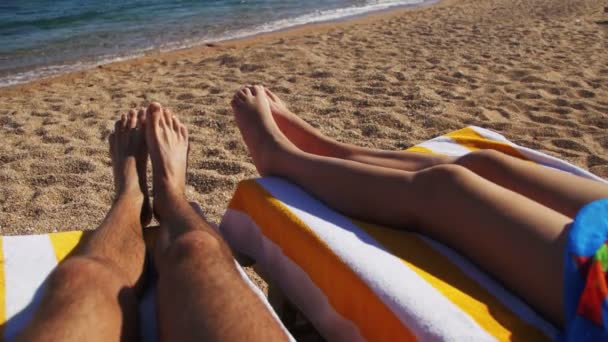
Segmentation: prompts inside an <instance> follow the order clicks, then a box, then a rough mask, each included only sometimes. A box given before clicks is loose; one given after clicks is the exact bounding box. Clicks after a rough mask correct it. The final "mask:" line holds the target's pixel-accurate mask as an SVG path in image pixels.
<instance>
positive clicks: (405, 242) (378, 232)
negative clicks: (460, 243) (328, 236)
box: [354, 221, 549, 341]
mask: <svg viewBox="0 0 608 342" xmlns="http://www.w3.org/2000/svg"><path fill="white" fill-rule="evenodd" d="M354 222H355V224H357V225H358V226H359V227H361V228H363V230H365V231H366V232H367V233H368V234H369V235H371V236H372V237H373V238H374V239H375V240H376V241H378V242H380V243H381V244H382V245H383V246H384V247H386V248H387V249H388V250H389V252H391V254H393V255H395V256H396V257H398V258H400V259H401V260H402V261H403V262H404V263H405V264H406V265H407V266H408V267H409V268H411V269H412V270H413V271H414V272H416V274H418V275H419V276H420V277H421V278H422V279H424V280H425V281H426V282H428V283H429V284H430V285H431V286H433V287H434V288H435V289H436V290H438V291H439V292H440V293H441V294H442V295H444V296H445V297H446V298H447V299H448V300H450V301H451V302H452V303H454V304H455V305H456V306H458V307H459V308H460V309H461V310H462V311H463V312H464V313H466V314H467V315H468V316H469V317H471V318H472V319H473V320H474V321H475V322H477V324H479V326H481V327H482V328H483V329H484V330H485V331H487V332H488V333H489V334H490V335H492V336H494V337H496V338H497V339H498V340H500V341H511V340H515V341H524V340H525V341H547V340H549V337H548V336H545V335H544V334H543V333H542V332H541V331H540V330H539V329H538V328H536V327H535V326H533V325H531V324H529V323H527V322H525V321H524V320H522V319H521V318H520V317H519V316H517V315H516V314H514V313H513V312H512V311H511V310H509V309H508V308H507V307H506V306H505V305H504V304H502V303H501V302H500V301H499V300H498V299H497V298H496V297H494V295H492V294H491V293H490V292H488V291H487V290H486V289H485V288H483V287H482V286H481V285H480V284H478V283H477V282H476V281H474V280H473V279H471V278H470V277H469V276H468V275H466V274H465V273H464V272H463V271H462V270H461V269H460V268H458V267H457V266H456V265H454V264H453V263H452V262H451V261H450V260H449V259H448V258H446V257H445V256H443V255H442V254H440V253H439V252H437V251H436V250H434V249H433V248H432V247H431V246H429V245H428V244H427V243H426V242H424V241H423V240H422V239H420V237H418V236H416V235H415V234H413V233H408V232H403V231H398V230H395V229H390V228H385V227H381V226H377V225H373V224H369V223H364V222H360V221H354Z"/></svg>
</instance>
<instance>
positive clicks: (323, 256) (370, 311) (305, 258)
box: [229, 181, 416, 341]
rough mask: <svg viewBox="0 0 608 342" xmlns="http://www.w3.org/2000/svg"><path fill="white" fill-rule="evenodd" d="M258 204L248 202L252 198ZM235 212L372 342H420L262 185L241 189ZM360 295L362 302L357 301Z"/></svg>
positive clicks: (244, 185) (247, 183) (235, 199)
mask: <svg viewBox="0 0 608 342" xmlns="http://www.w3.org/2000/svg"><path fill="white" fill-rule="evenodd" d="M248 197H249V198H256V199H258V200H256V201H247V200H246V199H247V198H248ZM229 207H230V208H232V209H235V210H239V211H243V212H246V213H247V214H248V215H249V216H250V217H251V219H252V220H253V221H254V222H255V223H256V224H257V226H258V227H259V228H260V229H261V230H262V233H263V234H264V236H266V237H267V238H268V239H270V240H272V241H273V242H274V243H276V244H277V245H279V246H281V249H282V251H283V253H284V254H285V255H286V256H287V257H289V258H290V259H291V260H292V261H293V262H294V263H296V264H297V265H299V266H300V267H301V269H302V270H303V271H304V272H306V274H307V275H308V276H309V277H310V279H311V280H312V281H313V282H314V283H315V285H316V286H317V287H318V288H319V289H320V290H321V291H322V292H323V293H324V294H325V295H326V296H327V299H328V300H329V302H330V304H331V306H332V307H333V308H334V310H335V311H336V312H337V313H338V314H340V315H341V316H342V317H344V318H346V319H348V320H350V321H352V322H353V323H354V324H355V325H356V326H357V327H358V328H359V329H360V332H361V335H362V336H363V337H364V338H365V339H366V340H369V341H415V340H416V338H415V336H414V334H413V333H412V332H411V331H410V330H409V329H408V328H407V327H405V326H404V325H403V324H402V323H401V321H400V320H399V318H398V317H397V316H396V315H395V314H394V313H393V312H392V311H391V310H390V309H389V308H388V307H387V306H386V305H385V304H384V303H383V302H382V301H381V300H380V299H379V298H378V297H377V296H376V294H375V293H374V292H373V291H372V290H371V289H370V288H369V287H368V286H367V285H366V284H365V283H364V282H363V281H362V280H361V279H360V278H359V277H358V276H357V275H356V274H355V273H354V272H353V270H352V269H350V268H349V267H348V266H347V265H345V264H344V263H343V262H342V261H341V260H340V258H338V257H337V256H336V255H335V254H334V253H333V252H332V251H331V249H330V248H329V246H327V245H326V244H325V242H323V241H321V240H320V239H319V237H318V236H316V235H315V234H314V232H313V231H312V230H311V229H310V228H309V227H308V226H306V224H305V223H304V222H302V221H301V220H300V219H299V218H298V217H297V216H295V215H294V214H293V213H291V212H290V211H289V209H288V208H287V207H285V205H283V204H282V203H281V202H280V201H279V200H278V199H276V198H274V197H273V196H272V195H271V194H270V193H268V192H267V191H266V190H265V189H264V188H262V186H260V185H259V184H258V183H257V182H256V181H245V182H241V183H240V184H239V188H238V189H237V191H236V193H235V196H234V197H233V198H232V201H231V203H230V205H229ZM344 288H348V289H349V291H344ZM353 294H356V296H357V301H353V300H352V297H353Z"/></svg>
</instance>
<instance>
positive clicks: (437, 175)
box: [414, 164, 475, 201]
mask: <svg viewBox="0 0 608 342" xmlns="http://www.w3.org/2000/svg"><path fill="white" fill-rule="evenodd" d="M471 177H475V175H474V174H473V173H472V172H471V171H470V170H467V169H466V168H465V167H463V166H460V165H455V164H444V165H437V166H433V167H431V168H428V169H425V170H423V171H420V172H417V173H416V176H415V178H414V185H415V187H416V192H417V193H418V194H421V195H423V198H426V199H428V200H429V201H434V200H435V199H436V198H437V196H441V197H445V194H446V191H451V192H453V191H457V189H458V188H462V187H463V186H465V185H466V183H467V182H468V180H470V179H471Z"/></svg>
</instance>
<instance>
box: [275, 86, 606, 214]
mask: <svg viewBox="0 0 608 342" xmlns="http://www.w3.org/2000/svg"><path fill="white" fill-rule="evenodd" d="M266 94H267V95H268V98H269V103H270V108H271V111H272V114H273V117H274V119H275V121H276V123H277V125H278V127H279V128H280V129H281V131H282V132H283V133H284V134H285V135H286V136H287V138H288V139H289V140H290V141H291V142H292V143H293V144H295V145H296V146H297V147H298V148H299V149H301V150H303V151H305V152H308V153H312V154H317V155H321V156H326V157H333V158H340V159H346V160H352V161H356V162H359V163H364V164H370V165H376V166H381V167H387V168H392V169H397V170H404V171H419V170H423V169H425V168H428V167H431V166H436V165H442V164H458V165H461V166H464V167H465V168H467V169H469V170H471V171H473V172H475V173H476V174H478V175H480V176H481V177H483V178H486V179H487V180H489V181H491V182H493V183H496V184H499V185H501V186H503V187H505V188H507V189H509V190H512V191H515V192H517V193H520V194H522V195H524V196H526V197H528V198H530V199H532V200H534V201H536V202H539V203H541V204H543V205H545V206H547V207H549V208H552V209H554V210H556V211H558V212H560V213H562V214H564V215H566V216H569V217H574V215H576V213H577V212H578V211H579V210H580V208H581V207H582V206H584V205H585V204H587V203H589V202H593V201H595V200H598V199H601V198H606V197H608V185H607V184H603V183H599V182H596V181H592V180H589V179H585V178H582V177H578V176H575V175H572V174H569V173H565V172H561V171H557V170H553V169H550V168H546V167H539V166H538V165H534V164H531V163H529V162H526V161H523V160H520V159H518V158H514V157H511V156H508V155H506V154H503V153H500V152H498V151H493V150H483V151H479V152H473V153H470V154H468V155H466V156H463V157H461V158H452V157H445V156H434V155H427V154H422V153H408V152H399V151H384V150H379V149H370V148H365V147H359V146H354V145H350V144H345V143H340V142H338V141H336V140H334V139H331V138H329V137H327V136H324V135H322V134H321V132H319V131H318V130H317V129H315V128H314V127H312V126H311V125H309V124H308V123H306V122H305V121H304V120H302V119H301V118H299V117H298V116H297V115H295V114H294V113H292V112H291V111H289V109H288V108H287V106H286V105H285V103H284V102H283V101H282V100H281V99H280V98H279V97H278V96H276V95H275V94H273V93H272V92H271V91H270V90H268V89H266Z"/></svg>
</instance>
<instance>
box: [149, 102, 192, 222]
mask: <svg viewBox="0 0 608 342" xmlns="http://www.w3.org/2000/svg"><path fill="white" fill-rule="evenodd" d="M146 143H147V145H148V150H149V152H150V159H151V160H152V174H153V177H152V184H153V186H154V213H155V214H156V215H160V216H161V217H162V216H163V210H164V208H165V207H166V206H164V205H163V201H167V200H171V198H172V197H173V196H180V197H184V192H185V189H186V168H187V163H188V129H187V128H186V126H184V125H183V124H182V123H181V122H180V121H179V119H178V118H177V117H176V116H174V115H173V114H172V113H171V111H170V110H168V109H166V108H163V107H162V106H161V105H160V104H158V103H152V104H150V106H148V110H147V119H146Z"/></svg>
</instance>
